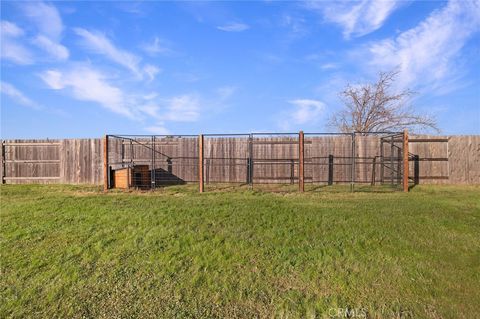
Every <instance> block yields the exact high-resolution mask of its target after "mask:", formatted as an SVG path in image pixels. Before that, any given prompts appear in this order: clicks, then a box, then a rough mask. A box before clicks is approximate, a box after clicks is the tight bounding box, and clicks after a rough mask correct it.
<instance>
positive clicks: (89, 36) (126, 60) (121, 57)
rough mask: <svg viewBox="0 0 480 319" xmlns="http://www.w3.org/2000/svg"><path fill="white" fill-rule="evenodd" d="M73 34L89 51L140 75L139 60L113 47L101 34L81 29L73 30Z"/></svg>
mask: <svg viewBox="0 0 480 319" xmlns="http://www.w3.org/2000/svg"><path fill="white" fill-rule="evenodd" d="M74 31H75V33H76V34H77V35H79V36H80V37H82V38H83V42H84V45H85V47H86V48H87V49H89V50H90V51H92V52H94V53H97V54H101V55H104V56H105V57H107V58H108V59H110V60H112V61H113V62H115V63H118V64H120V65H122V66H123V67H125V68H127V69H129V70H130V71H132V72H133V73H135V74H136V75H139V76H140V75H141V72H140V68H139V63H140V58H139V57H137V56H136V55H134V54H132V53H130V52H127V51H125V50H122V49H119V48H117V47H115V45H114V44H113V43H112V42H111V41H110V40H109V39H108V38H107V37H106V36H105V35H104V34H102V33H99V32H90V31H88V30H85V29H83V28H75V29H74Z"/></svg>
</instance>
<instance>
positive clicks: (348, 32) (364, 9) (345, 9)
mask: <svg viewBox="0 0 480 319" xmlns="http://www.w3.org/2000/svg"><path fill="white" fill-rule="evenodd" d="M401 3H402V2H401V1H393V0H392V1H385V0H362V1H360V2H349V1H346V2H335V3H325V2H319V1H310V2H307V6H308V7H309V8H311V9H314V10H319V11H320V12H321V13H322V15H323V17H324V18H325V20H326V21H329V22H333V23H335V24H338V25H339V26H340V27H341V28H342V29H343V36H344V37H345V38H350V37H351V36H352V35H353V36H355V37H359V36H363V35H366V34H368V33H371V32H373V31H375V30H377V29H379V28H380V27H381V26H382V25H383V24H384V23H385V21H386V20H387V18H388V17H389V16H390V15H391V14H392V12H394V11H395V10H396V9H397V8H398V7H399V6H400V5H401Z"/></svg>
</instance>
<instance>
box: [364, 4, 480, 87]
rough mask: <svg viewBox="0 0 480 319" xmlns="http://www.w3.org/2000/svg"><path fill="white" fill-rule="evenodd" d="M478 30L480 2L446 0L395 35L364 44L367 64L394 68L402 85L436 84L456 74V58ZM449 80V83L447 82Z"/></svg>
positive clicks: (457, 68) (384, 68) (431, 85)
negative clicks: (437, 8) (418, 22)
mask: <svg viewBox="0 0 480 319" xmlns="http://www.w3.org/2000/svg"><path fill="white" fill-rule="evenodd" d="M479 30H480V3H479V2H478V1H477V2H475V1H472V2H470V1H450V2H449V3H448V4H447V5H445V6H444V7H443V8H441V9H439V10H436V11H434V12H433V13H431V14H430V16H429V17H428V18H427V19H425V20H424V21H423V22H421V23H420V24H419V25H417V26H416V27H414V28H412V29H410V30H407V31H405V32H402V33H400V34H399V35H398V36H396V37H395V38H389V39H385V40H383V41H379V42H375V43H372V44H371V45H370V46H369V47H368V52H367V55H368V56H367V60H368V61H370V66H374V67H376V68H379V69H382V70H388V69H393V68H398V69H399V71H400V75H399V85H400V86H402V87H405V86H409V85H413V86H430V87H431V88H438V87H439V86H441V85H442V83H443V82H444V81H445V80H447V79H448V78H456V77H457V76H458V70H459V69H461V68H459V65H458V62H457V58H458V57H459V56H460V55H461V53H462V48H463V47H464V46H465V44H466V43H467V41H468V40H469V39H470V37H471V36H472V35H473V34H474V33H476V32H478V31H479ZM450 84H451V83H450Z"/></svg>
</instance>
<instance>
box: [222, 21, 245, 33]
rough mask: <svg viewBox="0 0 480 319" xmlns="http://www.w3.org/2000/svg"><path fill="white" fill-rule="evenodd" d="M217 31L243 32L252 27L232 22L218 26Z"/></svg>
mask: <svg viewBox="0 0 480 319" xmlns="http://www.w3.org/2000/svg"><path fill="white" fill-rule="evenodd" d="M217 29H218V30H222V31H226V32H242V31H245V30H248V29H250V26H248V25H246V24H244V23H238V22H232V23H228V24H226V25H223V26H218V27H217Z"/></svg>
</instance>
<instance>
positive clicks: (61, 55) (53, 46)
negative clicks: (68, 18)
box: [33, 35, 70, 60]
mask: <svg viewBox="0 0 480 319" xmlns="http://www.w3.org/2000/svg"><path fill="white" fill-rule="evenodd" d="M33 43H34V44H35V45H36V46H38V47H39V48H41V49H43V50H44V51H45V52H47V53H49V54H50V55H51V56H53V57H54V58H56V59H57V60H67V59H68V57H69V55H70V54H69V52H68V49H67V48H66V47H64V46H63V45H61V44H59V43H56V42H54V41H52V40H50V39H49V38H47V37H46V36H43V35H39V36H38V37H36V38H35V39H33Z"/></svg>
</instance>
